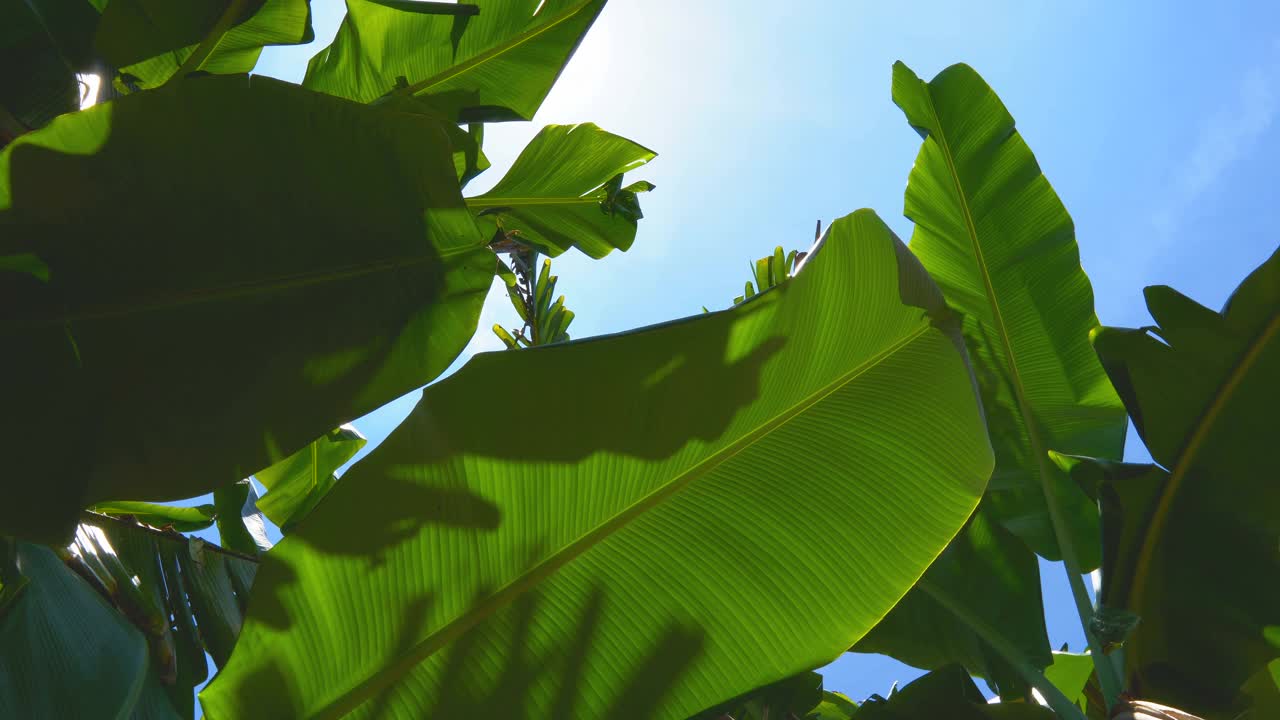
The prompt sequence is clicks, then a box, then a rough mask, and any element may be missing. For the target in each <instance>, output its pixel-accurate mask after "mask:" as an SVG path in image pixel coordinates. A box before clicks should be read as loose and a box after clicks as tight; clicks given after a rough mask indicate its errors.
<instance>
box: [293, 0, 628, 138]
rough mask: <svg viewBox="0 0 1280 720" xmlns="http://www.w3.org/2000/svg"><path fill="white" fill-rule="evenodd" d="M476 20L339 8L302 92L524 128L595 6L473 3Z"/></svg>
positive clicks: (574, 0)
mask: <svg viewBox="0 0 1280 720" xmlns="http://www.w3.org/2000/svg"><path fill="white" fill-rule="evenodd" d="M466 4H468V5H474V6H475V7H477V8H478V9H479V12H478V13H475V14H470V13H456V12H441V11H440V8H439V5H440V3H404V2H387V1H386V0H347V16H346V19H344V20H343V21H342V26H341V27H339V28H338V34H337V36H336V37H335V38H334V40H333V43H332V44H330V45H329V47H327V48H325V49H324V50H321V51H320V52H319V53H318V54H317V55H316V56H315V57H313V58H311V62H310V64H309V65H308V66H307V75H306V78H305V79H304V80H303V81H302V84H303V87H306V88H309V89H311V90H317V91H319V92H324V93H329V94H330V95H337V96H339V97H345V98H349V99H351V100H356V101H358V102H370V101H372V100H375V99H377V98H379V97H382V96H383V95H385V94H387V93H389V92H391V91H392V90H393V89H396V90H397V93H399V94H404V95H418V96H425V97H428V98H430V99H431V101H432V103H433V104H434V105H436V106H437V107H439V108H441V109H443V110H445V111H446V112H447V113H448V114H449V116H450V119H452V120H456V121H459V122H490V121H500V120H531V119H532V118H533V114H534V113H535V112H536V111H537V109H538V107H539V106H540V105H541V104H542V101H543V99H544V98H546V96H547V93H548V92H550V90H551V86H552V85H553V84H555V81H556V78H558V77H559V76H560V72H561V71H562V70H563V69H564V66H565V64H566V63H567V62H568V61H569V57H570V56H571V55H572V54H573V51H574V50H575V49H576V48H577V47H578V43H579V42H581V40H582V37H583V35H585V34H586V32H587V29H588V28H590V27H591V24H592V23H593V22H595V19H596V16H597V15H599V13H600V10H601V9H603V8H604V4H605V0H546V1H545V2H542V0H474V1H473V2H470V3H466Z"/></svg>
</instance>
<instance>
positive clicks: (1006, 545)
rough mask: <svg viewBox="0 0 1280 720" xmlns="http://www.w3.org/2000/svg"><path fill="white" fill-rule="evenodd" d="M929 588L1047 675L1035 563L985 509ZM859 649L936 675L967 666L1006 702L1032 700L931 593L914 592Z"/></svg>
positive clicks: (929, 576) (935, 568) (930, 575)
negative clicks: (997, 632) (996, 632)
mask: <svg viewBox="0 0 1280 720" xmlns="http://www.w3.org/2000/svg"><path fill="white" fill-rule="evenodd" d="M922 584H927V585H929V586H932V587H936V588H941V589H942V590H944V591H945V592H946V594H947V596H948V597H949V598H950V599H951V602H959V603H963V604H964V605H965V606H966V607H967V608H968V609H969V612H971V613H973V614H975V615H978V616H980V617H982V618H983V620H985V621H986V622H987V624H988V625H990V626H992V627H997V628H999V629H1000V630H1001V631H1002V632H1003V633H1004V634H1005V635H1006V636H1007V637H1008V638H1010V640H1011V641H1012V642H1013V643H1014V644H1015V645H1016V647H1017V649H1018V650H1019V651H1020V652H1021V655H1022V657H1023V658H1024V659H1025V660H1026V661H1027V662H1028V664H1030V665H1032V666H1033V667H1036V668H1038V669H1043V668H1045V667H1046V666H1048V665H1049V664H1050V663H1051V662H1052V660H1053V658H1052V656H1051V654H1050V652H1049V637H1048V635H1047V631H1046V630H1045V624H1044V610H1043V609H1042V608H1043V605H1042V599H1041V593H1040V569H1039V565H1038V563H1037V561H1036V557H1035V555H1034V554H1032V553H1031V551H1030V550H1028V549H1027V548H1026V546H1025V545H1024V544H1023V543H1022V542H1021V541H1019V540H1018V538H1016V537H1014V536H1013V535H1012V534H1011V533H1009V531H1007V530H1005V529H1004V528H1003V527H1002V526H1001V525H1000V524H999V523H997V522H995V521H994V520H993V519H992V518H991V517H990V514H989V513H988V512H987V510H986V508H985V507H984V508H979V510H978V512H976V513H975V514H974V516H973V518H972V519H971V520H970V521H969V524H968V525H966V526H965V529H964V530H962V531H961V532H960V534H959V535H957V536H956V539H955V540H953V541H952V542H951V544H950V545H949V546H948V547H947V549H946V550H945V551H944V552H943V553H942V555H941V556H939V557H938V559H937V561H936V562H934V564H933V565H931V566H930V567H929V570H928V572H926V573H925V575H924V579H923V580H922ZM853 650H854V651H855V652H873V653H883V654H885V655H890V656H892V657H894V658H897V659H898V660H901V661H902V662H904V663H907V664H908V665H913V666H915V667H918V668H925V669H929V670H933V669H937V668H940V667H943V666H945V665H950V664H960V665H962V666H963V667H964V668H965V669H966V670H968V671H969V672H970V673H972V674H974V675H976V676H979V677H983V678H986V679H987V680H988V681H989V682H990V683H991V685H992V686H993V687H994V688H996V689H997V690H998V691H999V693H1000V695H1001V697H1002V698H1004V699H1005V700H1013V699H1017V698H1022V699H1024V700H1025V699H1026V698H1027V697H1028V692H1029V688H1028V687H1027V684H1026V682H1025V681H1024V680H1023V679H1022V677H1021V676H1020V675H1019V674H1018V673H1017V672H1016V671H1015V670H1014V669H1013V668H1011V667H1009V665H1008V663H1006V662H1004V661H1003V660H1002V659H1001V658H1000V657H999V655H997V654H996V653H995V652H994V651H993V650H992V649H991V647H990V646H988V645H987V644H986V642H985V641H983V640H982V639H981V638H980V637H979V636H978V634H977V633H975V632H974V631H973V630H972V629H971V628H970V627H969V626H968V625H966V624H964V623H963V622H961V621H960V620H959V619H958V618H957V617H956V616H955V614H954V613H953V612H952V611H951V610H949V609H948V608H947V607H945V606H944V605H942V604H940V603H939V602H938V601H937V600H936V599H935V598H934V597H933V596H932V595H931V594H930V593H929V591H928V588H926V587H916V588H913V589H912V590H911V592H909V593H907V596H906V597H904V598H903V599H902V602H900V603H898V604H897V606H895V607H894V608H893V610H891V611H890V612H889V614H888V615H887V616H885V618H884V619H883V620H881V621H880V624H878V625H876V626H875V628H874V629H872V630H871V632H869V633H867V635H866V636H865V637H863V638H862V640H860V641H858V644H857V645H855V646H853Z"/></svg>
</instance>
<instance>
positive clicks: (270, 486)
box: [254, 425, 368, 528]
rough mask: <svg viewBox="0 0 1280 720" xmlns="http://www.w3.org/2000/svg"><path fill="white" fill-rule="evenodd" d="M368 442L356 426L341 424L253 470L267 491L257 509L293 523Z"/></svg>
mask: <svg viewBox="0 0 1280 720" xmlns="http://www.w3.org/2000/svg"><path fill="white" fill-rule="evenodd" d="M366 442H368V441H367V440H366V439H365V437H364V435H361V434H360V431H359V430H356V429H355V427H353V426H351V425H343V426H342V427H338V428H334V429H333V430H330V431H329V432H327V433H325V434H324V436H323V437H321V438H319V439H317V440H315V441H313V442H311V443H309V444H308V445H307V446H306V447H304V448H302V449H301V450H299V451H298V452H296V453H294V454H292V455H290V456H289V457H287V458H284V459H283V460H279V461H277V462H275V463H273V464H272V465H271V467H268V468H267V469H265V470H259V471H258V472H256V473H254V477H256V478H257V479H258V482H260V483H262V484H263V485H264V486H266V488H267V494H266V495H264V496H262V498H260V499H259V500H258V501H257V505H258V509H259V510H261V511H262V514H263V515H266V516H267V518H269V519H270V520H271V522H273V523H275V524H276V525H277V526H278V527H281V528H284V527H286V526H292V525H293V524H296V523H297V522H299V521H301V520H302V518H303V517H305V516H306V513H307V512H309V511H310V510H311V508H314V507H315V505H316V503H318V502H320V500H321V499H322V498H323V497H324V496H325V495H326V494H327V493H328V492H329V490H330V488H332V487H333V483H334V481H335V478H334V473H335V472H337V470H338V468H340V467H342V466H343V464H345V463H346V462H347V461H348V460H350V459H351V458H352V457H353V456H355V454H356V453H357V452H360V448H362V447H364V445H365V443H366Z"/></svg>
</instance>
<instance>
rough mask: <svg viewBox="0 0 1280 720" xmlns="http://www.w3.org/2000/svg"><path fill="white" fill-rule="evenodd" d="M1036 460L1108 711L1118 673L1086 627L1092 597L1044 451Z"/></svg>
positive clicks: (1115, 694) (1089, 621)
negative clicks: (1087, 587)
mask: <svg viewBox="0 0 1280 720" xmlns="http://www.w3.org/2000/svg"><path fill="white" fill-rule="evenodd" d="M1039 454H1040V455H1042V456H1045V457H1042V458H1041V460H1040V483H1041V488H1042V489H1043V490H1044V500H1045V504H1046V505H1047V506H1048V508H1049V520H1050V522H1051V523H1052V525H1053V530H1054V535H1055V536H1056V537H1057V539H1058V549H1059V551H1061V553H1062V564H1063V566H1064V569H1065V570H1066V573H1067V584H1068V585H1070V586H1071V597H1072V598H1073V599H1074V600H1075V604H1076V613H1077V614H1078V615H1079V616H1080V628H1081V629H1082V630H1083V631H1084V637H1085V641H1086V642H1087V643H1088V645H1089V656H1090V657H1091V658H1092V659H1093V669H1094V671H1095V672H1096V673H1097V675H1098V687H1099V689H1101V690H1102V699H1103V702H1104V703H1105V704H1106V707H1107V711H1108V712H1110V711H1111V708H1112V706H1114V705H1115V704H1116V702H1117V701H1118V700H1119V698H1120V676H1119V673H1118V672H1117V670H1116V667H1115V665H1114V664H1113V663H1112V662H1111V658H1110V657H1108V656H1107V655H1106V654H1105V653H1104V652H1103V651H1102V647H1101V646H1100V645H1099V644H1098V639H1097V638H1096V637H1094V634H1093V631H1092V630H1091V629H1090V626H1091V625H1092V621H1093V601H1091V600H1090V599H1089V591H1088V590H1087V589H1086V588H1085V586H1084V573H1083V572H1081V570H1080V560H1079V558H1077V557H1076V549H1075V545H1074V543H1072V542H1071V536H1070V534H1069V532H1068V530H1067V527H1066V522H1065V521H1064V520H1063V518H1062V510H1061V508H1059V506H1058V502H1057V496H1056V494H1055V493H1054V492H1053V487H1052V484H1051V482H1052V477H1053V476H1052V475H1051V474H1050V468H1049V462H1048V460H1047V455H1046V454H1045V453H1043V452H1041V453H1039Z"/></svg>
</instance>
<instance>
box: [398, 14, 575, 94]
mask: <svg viewBox="0 0 1280 720" xmlns="http://www.w3.org/2000/svg"><path fill="white" fill-rule="evenodd" d="M596 2H599V0H583V1H582V2H580V3H578V4H577V5H576V6H574V7H572V8H569V9H568V10H566V11H564V12H563V13H561V14H560V16H559V17H557V18H555V19H553V20H548V21H547V22H545V23H543V24H541V25H539V26H538V27H536V28H533V29H532V30H525V31H524V32H522V33H520V34H519V35H517V36H515V37H514V38H512V39H510V40H508V41H506V42H504V43H502V44H501V45H498V46H497V47H493V48H490V49H488V50H486V51H484V52H482V53H480V54H479V55H476V56H474V57H472V58H469V59H468V60H465V61H463V62H461V63H459V64H457V65H454V66H452V67H450V68H449V69H448V70H445V71H444V72H441V73H437V74H436V75H433V76H431V77H429V78H427V79H426V80H420V81H418V82H416V83H414V84H412V85H410V86H409V87H407V88H405V89H404V90H402V91H401V92H402V93H404V94H406V95H417V94H418V93H420V92H422V91H424V90H429V89H431V88H433V87H435V86H436V85H441V84H443V83H446V82H448V81H449V80H452V79H454V78H455V77H458V76H459V75H462V74H463V73H466V72H469V71H470V70H471V69H472V68H476V67H479V66H480V65H483V64H485V63H487V62H489V61H490V60H492V59H493V58H495V57H497V56H498V55H501V54H503V53H506V52H509V51H511V50H514V49H515V48H518V47H520V46H521V45H524V44H526V43H529V42H532V41H533V40H534V39H536V38H537V37H539V36H541V35H543V34H544V33H547V32H550V31H551V30H554V29H556V28H558V27H559V26H561V25H563V24H564V23H566V22H568V21H569V20H570V19H572V18H573V17H576V16H577V14H578V13H580V12H582V10H584V9H585V8H586V7H587V6H588V5H591V4H592V3H596ZM530 19H532V17H531V18H530Z"/></svg>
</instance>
